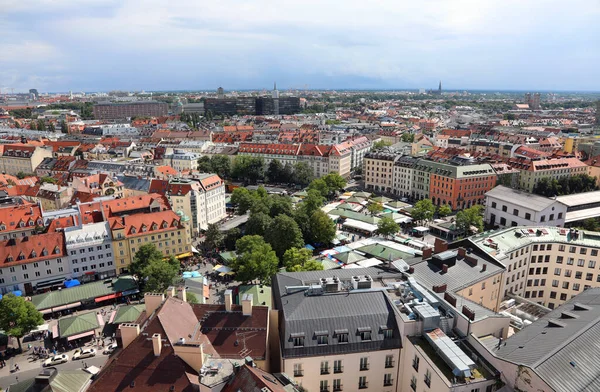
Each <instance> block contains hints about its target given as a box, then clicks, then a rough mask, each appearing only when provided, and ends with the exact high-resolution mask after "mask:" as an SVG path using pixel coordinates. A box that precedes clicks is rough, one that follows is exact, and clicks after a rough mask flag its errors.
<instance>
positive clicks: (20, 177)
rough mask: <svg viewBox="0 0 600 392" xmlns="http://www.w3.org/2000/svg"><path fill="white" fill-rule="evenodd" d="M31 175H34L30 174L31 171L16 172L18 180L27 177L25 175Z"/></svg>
mask: <svg viewBox="0 0 600 392" xmlns="http://www.w3.org/2000/svg"><path fill="white" fill-rule="evenodd" d="M33 176H35V174H32V173H25V172H18V173H17V178H18V179H19V180H22V179H23V178H27V177H33Z"/></svg>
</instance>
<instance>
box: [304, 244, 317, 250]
mask: <svg viewBox="0 0 600 392" xmlns="http://www.w3.org/2000/svg"><path fill="white" fill-rule="evenodd" d="M304 247H305V248H306V249H308V250H315V247H314V246H312V245H311V244H306V245H304Z"/></svg>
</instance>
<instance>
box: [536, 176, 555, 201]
mask: <svg viewBox="0 0 600 392" xmlns="http://www.w3.org/2000/svg"><path fill="white" fill-rule="evenodd" d="M533 193H535V194H537V195H540V196H546V197H554V196H559V195H561V194H562V192H561V189H560V185H559V183H558V180H556V179H554V178H549V177H544V178H540V180H539V181H538V182H537V184H535V186H534V187H533Z"/></svg>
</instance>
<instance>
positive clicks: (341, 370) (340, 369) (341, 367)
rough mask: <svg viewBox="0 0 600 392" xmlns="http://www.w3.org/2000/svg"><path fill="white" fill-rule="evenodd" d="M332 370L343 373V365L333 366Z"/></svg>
mask: <svg viewBox="0 0 600 392" xmlns="http://www.w3.org/2000/svg"><path fill="white" fill-rule="evenodd" d="M333 372H334V373H336V374H337V373H344V367H343V366H338V367H334V368H333Z"/></svg>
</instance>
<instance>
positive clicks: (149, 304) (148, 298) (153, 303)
mask: <svg viewBox="0 0 600 392" xmlns="http://www.w3.org/2000/svg"><path fill="white" fill-rule="evenodd" d="M164 300H165V295H164V294H158V293H146V294H144V303H145V304H146V316H147V317H150V315H152V313H154V311H155V310H156V309H158V308H159V307H160V305H161V304H162V303H163V301H164Z"/></svg>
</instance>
